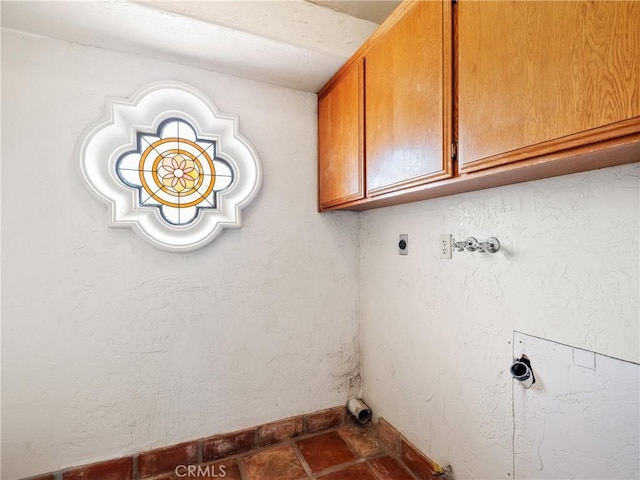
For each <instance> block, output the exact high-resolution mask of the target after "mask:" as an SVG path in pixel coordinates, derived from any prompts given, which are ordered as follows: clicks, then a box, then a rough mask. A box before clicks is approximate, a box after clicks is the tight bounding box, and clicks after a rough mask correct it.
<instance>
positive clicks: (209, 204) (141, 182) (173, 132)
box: [116, 118, 234, 225]
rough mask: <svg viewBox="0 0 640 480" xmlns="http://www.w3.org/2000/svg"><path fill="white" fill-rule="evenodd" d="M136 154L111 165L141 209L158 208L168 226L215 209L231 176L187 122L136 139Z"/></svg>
mask: <svg viewBox="0 0 640 480" xmlns="http://www.w3.org/2000/svg"><path fill="white" fill-rule="evenodd" d="M136 146H137V148H136V150H135V151H133V152H126V153H125V154H123V155H121V156H120V158H118V160H117V162H116V172H117V174H118V177H119V178H120V180H122V182H123V183H124V184H125V185H128V186H130V187H131V188H136V189H137V190H138V192H139V198H138V201H139V203H140V205H142V206H152V207H158V208H159V209H160V215H161V216H162V218H163V219H164V220H165V221H167V222H168V223H170V224H172V225H186V224H188V223H191V222H193V221H194V220H195V219H196V217H197V215H198V209H201V208H216V204H217V199H216V195H217V193H218V192H221V191H224V190H225V189H226V188H228V187H229V186H230V185H231V184H232V183H233V178H234V175H233V170H232V168H231V166H230V165H229V164H228V163H227V162H225V161H224V160H222V159H219V158H216V152H215V150H216V144H215V142H214V141H206V140H203V139H199V138H197V135H196V132H195V130H194V129H193V127H192V126H191V125H189V123H188V122H186V121H184V120H180V119H177V118H170V119H168V120H165V121H164V122H163V123H162V124H161V125H160V127H159V130H158V131H157V132H154V133H150V134H145V133H140V132H139V133H138V139H137V145H136Z"/></svg>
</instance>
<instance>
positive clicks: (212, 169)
mask: <svg viewBox="0 0 640 480" xmlns="http://www.w3.org/2000/svg"><path fill="white" fill-rule="evenodd" d="M107 112H108V118H107V120H106V121H101V122H99V123H98V124H96V125H95V126H94V127H92V128H90V129H89V131H88V132H87V133H85V135H83V137H82V138H81V142H80V143H79V160H80V163H79V165H80V171H81V174H82V176H83V177H84V178H85V180H86V181H87V184H88V186H89V187H90V189H91V191H92V192H93V193H94V194H96V195H97V196H98V197H99V198H100V199H101V200H103V201H105V203H106V204H107V205H108V207H109V210H110V217H111V222H110V225H111V226H114V227H129V228H132V229H133V230H134V231H136V232H137V233H140V234H142V236H143V238H144V239H145V240H147V241H149V242H151V243H153V244H154V245H156V246H158V247H160V248H162V249H165V250H169V251H189V250H194V249H196V248H200V247H202V246H204V245H205V244H207V243H208V242H210V241H211V240H213V239H214V238H215V237H216V236H217V235H218V234H219V233H220V231H221V230H222V229H223V228H225V227H238V226H240V210H241V208H242V207H244V206H245V205H246V204H248V203H249V202H250V201H251V200H252V199H253V198H254V197H255V195H256V194H257V191H258V189H259V187H260V183H261V168H260V162H259V159H258V157H257V154H256V152H255V151H254V149H253V148H252V147H251V145H250V144H249V143H248V142H247V141H246V139H244V137H242V135H240V133H239V131H238V118H237V117H235V116H230V115H223V114H220V113H218V110H217V109H216V107H215V106H214V105H213V103H212V102H211V101H210V100H209V99H208V98H207V97H206V96H205V95H204V94H202V92H199V91H197V90H195V89H193V88H192V87H189V86H187V85H183V84H178V83H169V84H155V85H151V86H149V87H147V88H145V89H143V90H142V91H141V92H140V93H139V94H137V95H135V96H134V97H132V99H111V98H107Z"/></svg>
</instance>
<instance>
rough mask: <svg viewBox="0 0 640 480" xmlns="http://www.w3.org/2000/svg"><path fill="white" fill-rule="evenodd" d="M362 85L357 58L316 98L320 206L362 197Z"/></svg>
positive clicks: (360, 70)
mask: <svg viewBox="0 0 640 480" xmlns="http://www.w3.org/2000/svg"><path fill="white" fill-rule="evenodd" d="M362 87H363V62H362V60H360V61H359V62H357V63H356V64H354V65H353V66H352V67H351V68H350V69H349V70H347V71H346V72H345V73H344V75H342V76H341V77H340V78H339V79H338V80H336V82H335V84H334V85H333V86H332V87H331V88H330V89H329V90H328V91H327V92H326V93H325V94H324V95H323V96H321V97H320V98H319V99H318V176H319V178H318V184H319V203H320V208H321V209H322V208H328V207H331V206H335V205H340V204H342V203H347V202H349V201H353V200H358V199H361V198H363V197H364V172H363V170H364V166H363V151H362V145H363V119H362V116H363V95H362Z"/></svg>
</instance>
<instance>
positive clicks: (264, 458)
mask: <svg viewBox="0 0 640 480" xmlns="http://www.w3.org/2000/svg"><path fill="white" fill-rule="evenodd" d="M204 466H208V467H209V468H208V470H204V472H205V473H206V472H208V473H209V476H206V475H203V474H200V475H199V476H191V477H188V478H198V479H210V480H214V479H215V480H219V479H221V478H224V479H225V480H315V479H318V480H419V478H418V477H416V476H414V475H413V474H412V473H410V472H409V470H408V469H407V468H406V467H405V465H403V464H402V462H401V461H400V460H399V459H398V457H397V456H396V455H394V454H393V453H391V452H390V451H389V450H387V449H386V447H385V446H384V445H383V444H382V443H381V442H380V441H379V440H378V439H377V438H375V437H374V436H372V434H371V433H370V432H369V430H367V429H365V428H362V427H360V426H358V425H354V424H347V425H344V426H342V427H340V428H337V429H335V428H334V429H330V430H325V431H323V432H319V433H314V434H311V435H304V436H300V437H296V438H292V439H288V440H285V441H283V442H280V443H276V444H274V445H270V446H268V447H262V448H257V449H254V450H252V451H249V452H246V453H243V454H240V455H233V456H231V457H228V458H226V459H223V460H219V461H216V462H212V463H210V464H205V465H204ZM222 473H224V475H222ZM177 478H187V477H178V476H177V475H163V476H160V477H154V479H153V480H160V479H162V480H165V479H166V480H169V479H171V480H173V479H177Z"/></svg>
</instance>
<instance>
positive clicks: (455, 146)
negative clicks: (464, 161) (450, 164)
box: [451, 142, 458, 160]
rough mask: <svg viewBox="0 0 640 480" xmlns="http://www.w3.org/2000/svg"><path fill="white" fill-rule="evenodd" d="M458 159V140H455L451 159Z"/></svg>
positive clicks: (452, 145)
mask: <svg viewBox="0 0 640 480" xmlns="http://www.w3.org/2000/svg"><path fill="white" fill-rule="evenodd" d="M457 159H458V144H457V143H456V142H453V143H452V144H451V160H457Z"/></svg>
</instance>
